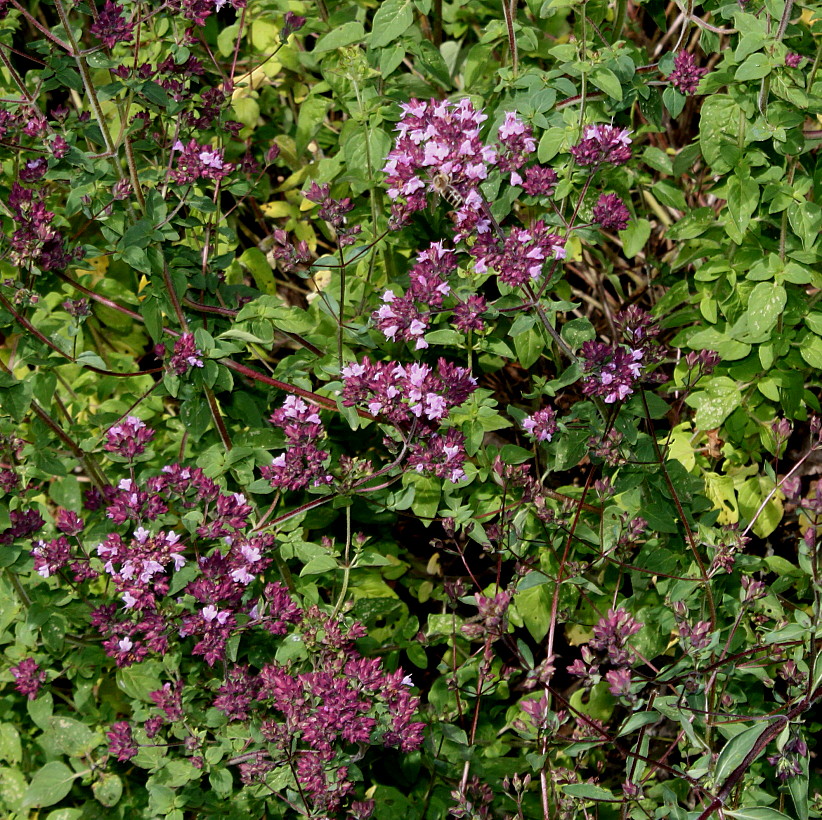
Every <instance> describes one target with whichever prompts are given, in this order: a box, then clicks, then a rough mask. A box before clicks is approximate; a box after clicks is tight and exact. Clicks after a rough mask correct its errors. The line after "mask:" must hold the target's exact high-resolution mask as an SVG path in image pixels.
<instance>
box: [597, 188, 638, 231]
mask: <svg viewBox="0 0 822 820" xmlns="http://www.w3.org/2000/svg"><path fill="white" fill-rule="evenodd" d="M630 221H631V213H630V211H629V210H628V209H627V208H626V207H625V203H624V202H623V201H622V200H621V199H620V198H619V197H618V196H617V195H616V194H602V195H601V196H600V198H599V199H598V200H597V204H596V205H594V222H596V223H597V225H599V227H600V228H604V229H605V230H606V231H624V230H625V229H626V228H627V227H628V223H629V222H630Z"/></svg>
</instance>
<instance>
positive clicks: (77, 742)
mask: <svg viewBox="0 0 822 820" xmlns="http://www.w3.org/2000/svg"><path fill="white" fill-rule="evenodd" d="M47 736H48V738H49V740H50V741H51V742H52V743H53V744H54V745H55V746H56V747H57V748H58V749H59V750H60V751H61V752H63V753H64V754H66V755H68V756H69V757H82V756H83V755H85V754H88V753H89V752H90V751H91V750H92V749H93V748H94V747H95V746H97V744H98V743H99V741H100V737H99V735H97V734H96V733H95V732H93V731H92V730H91V729H89V727H88V726H86V724H85V723H81V722H80V721H79V720H75V719H74V718H70V717H65V716H63V715H55V716H54V717H53V718H52V719H51V727H50V729H49V731H48V732H47Z"/></svg>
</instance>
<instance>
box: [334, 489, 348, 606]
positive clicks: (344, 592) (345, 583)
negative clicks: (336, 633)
mask: <svg viewBox="0 0 822 820" xmlns="http://www.w3.org/2000/svg"><path fill="white" fill-rule="evenodd" d="M350 578H351V505H350V504H349V505H348V506H347V507H346V508H345V557H344V559H343V582H342V589H341V590H340V596H339V598H337V604H336V606H335V607H334V612H333V614H332V615H331V617H332V618H336V617H337V615H339V614H340V611H341V610H342V608H343V604H344V603H345V596H346V595H348V581H349V579H350Z"/></svg>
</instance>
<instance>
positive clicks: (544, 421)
mask: <svg viewBox="0 0 822 820" xmlns="http://www.w3.org/2000/svg"><path fill="white" fill-rule="evenodd" d="M522 429H523V430H525V432H526V433H528V435H529V436H531V438H532V439H534V440H535V441H550V440H551V438H552V437H553V435H554V433H556V431H557V414H556V411H555V410H554V409H553V408H552V407H544V408H543V409H542V410H537V412H536V413H534V415H532V416H528V417H526V418H525V419H524V421H523V422H522Z"/></svg>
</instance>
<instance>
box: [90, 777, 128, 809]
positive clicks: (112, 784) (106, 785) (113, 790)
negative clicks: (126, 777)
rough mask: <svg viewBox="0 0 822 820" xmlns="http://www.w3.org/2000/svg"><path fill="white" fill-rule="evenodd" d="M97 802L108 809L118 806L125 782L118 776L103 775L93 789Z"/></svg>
mask: <svg viewBox="0 0 822 820" xmlns="http://www.w3.org/2000/svg"><path fill="white" fill-rule="evenodd" d="M91 791H92V792H93V794H94V797H95V798H96V799H97V802H98V803H100V804H101V805H103V806H106V807H107V808H111V807H112V806H116V805H117V803H119V802H120V797H121V796H122V794H123V781H122V780H120V778H119V776H118V775H116V774H103V775H102V776H101V777H100V779H99V780H97V781H96V782H95V783H94V784H93V785H92V787H91Z"/></svg>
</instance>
